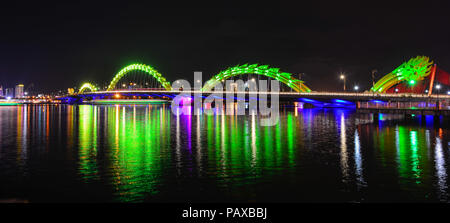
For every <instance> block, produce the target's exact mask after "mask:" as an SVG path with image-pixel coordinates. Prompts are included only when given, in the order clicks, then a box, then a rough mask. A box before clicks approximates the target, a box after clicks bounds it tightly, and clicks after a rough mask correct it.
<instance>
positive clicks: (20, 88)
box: [16, 84, 24, 98]
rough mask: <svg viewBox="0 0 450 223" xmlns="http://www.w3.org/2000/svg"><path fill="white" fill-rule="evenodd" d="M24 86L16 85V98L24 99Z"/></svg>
mask: <svg viewBox="0 0 450 223" xmlns="http://www.w3.org/2000/svg"><path fill="white" fill-rule="evenodd" d="M23 87H24V86H23V84H18V85H16V98H23V96H24V93H23Z"/></svg>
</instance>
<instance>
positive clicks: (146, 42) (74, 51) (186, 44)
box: [0, 1, 450, 91]
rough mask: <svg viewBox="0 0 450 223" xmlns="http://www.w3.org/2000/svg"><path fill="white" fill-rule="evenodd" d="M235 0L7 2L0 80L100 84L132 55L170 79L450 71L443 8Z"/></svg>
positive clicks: (323, 84)
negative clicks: (233, 69)
mask: <svg viewBox="0 0 450 223" xmlns="http://www.w3.org/2000/svg"><path fill="white" fill-rule="evenodd" d="M174 5H175V4H174ZM225 6H227V8H225ZM232 6H233V4H231V3H230V4H227V5H225V4H224V5H222V6H217V7H216V8H204V7H202V8H200V7H194V6H191V7H192V8H182V7H179V8H169V7H167V5H166V6H164V7H163V6H156V5H154V4H153V3H148V5H143V4H131V3H129V4H127V3H125V1H123V2H122V3H120V4H113V3H96V4H92V3H86V4H81V3H80V4H77V5H73V4H72V5H70V4H67V3H65V4H64V5H54V4H41V3H33V4H26V3H23V2H21V1H20V2H18V3H17V5H3V6H2V8H1V12H0V27H1V31H0V85H3V86H4V87H12V86H13V85H15V84H17V83H24V84H25V85H26V87H27V86H29V85H30V84H31V83H34V84H35V87H36V88H38V89H42V90H43V91H52V90H60V89H63V90H66V89H67V88H68V87H77V86H80V85H81V84H82V83H83V82H85V81H92V82H93V83H96V84H98V85H104V84H106V83H108V82H109V81H110V80H111V79H112V77H113V75H114V73H116V72H117V71H118V70H120V69H121V68H122V67H123V66H126V65H128V64H131V63H136V62H139V63H145V64H149V65H151V66H153V67H154V68H155V69H157V70H158V71H159V72H160V73H162V74H163V75H164V76H165V77H166V78H167V79H168V80H169V81H174V80H176V79H179V78H183V79H189V80H190V79H192V77H193V72H194V71H203V74H204V79H205V78H209V77H211V76H213V75H214V74H216V73H217V72H219V71H220V70H222V69H225V68H227V67H228V66H232V65H236V64H244V63H260V64H268V65H272V66H274V67H279V68H281V70H282V71H286V72H291V73H295V74H297V73H305V74H306V76H304V80H305V81H306V84H307V85H308V86H309V87H310V88H311V89H313V90H340V89H341V88H342V84H341V83H340V82H339V79H338V73H340V72H345V73H346V74H347V75H348V79H347V80H348V82H347V84H348V85H347V86H348V87H351V86H353V85H354V84H358V85H359V86H360V87H361V88H363V89H367V88H369V85H370V84H371V76H370V71H371V70H372V69H377V70H378V75H377V76H378V78H379V77H381V76H382V75H384V74H386V73H389V72H390V71H392V70H393V69H394V68H395V67H397V66H398V65H400V64H401V63H402V62H404V61H405V60H407V59H409V58H411V57H414V56H417V55H426V56H429V57H431V58H432V59H433V60H434V61H435V62H436V63H437V64H438V67H440V68H441V69H443V70H446V71H450V44H449V42H450V29H449V22H450V8H449V7H448V6H444V5H433V4H431V3H428V2H422V3H421V4H413V3H412V4H410V5H403V4H398V5H392V4H389V5H376V6H375V5H341V4H339V5H331V4H317V5H280V4H278V5H267V4H261V5H254V6H252V7H250V6H242V7H241V8H236V7H232ZM416 6H417V7H416ZM160 7H163V8H160ZM204 81H206V80H204Z"/></svg>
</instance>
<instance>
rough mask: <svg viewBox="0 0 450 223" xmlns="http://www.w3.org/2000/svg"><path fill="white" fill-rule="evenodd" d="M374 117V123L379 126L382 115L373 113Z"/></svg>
mask: <svg viewBox="0 0 450 223" xmlns="http://www.w3.org/2000/svg"><path fill="white" fill-rule="evenodd" d="M372 115H373V122H374V123H375V124H378V122H379V121H380V114H379V113H372Z"/></svg>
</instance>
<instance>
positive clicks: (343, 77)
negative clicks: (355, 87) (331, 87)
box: [340, 74, 345, 91]
mask: <svg viewBox="0 0 450 223" xmlns="http://www.w3.org/2000/svg"><path fill="white" fill-rule="evenodd" d="M340 78H341V80H344V91H345V75H344V74H341V76H340Z"/></svg>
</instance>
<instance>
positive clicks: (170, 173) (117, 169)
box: [0, 105, 450, 202]
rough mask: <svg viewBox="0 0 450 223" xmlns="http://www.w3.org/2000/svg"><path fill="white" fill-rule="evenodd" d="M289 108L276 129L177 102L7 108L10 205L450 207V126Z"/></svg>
mask: <svg viewBox="0 0 450 223" xmlns="http://www.w3.org/2000/svg"><path fill="white" fill-rule="evenodd" d="M280 113H281V114H280V122H279V123H278V124H277V125H275V126H271V127H265V126H261V125H259V121H260V117H259V116H258V115H256V114H253V115H248V116H237V115H231V116H225V115H210V116H208V115H195V114H196V112H195V111H192V112H191V113H190V115H185V114H183V115H176V114H172V112H171V110H170V107H169V106H168V105H105V106H92V105H80V106H70V105H57V106H55V105H42V106H39V105H29V106H8V107H0V140H1V143H0V180H1V181H2V184H1V185H0V199H8V198H19V199H24V200H29V201H31V202H39V201H93V202H101V201H113V202H140V201H148V202H153V201H154V202H171V201H200V202H210V201H214V202H220V201H245V202H248V201H250V202H251V201H294V202H295V201H297V202H305V201H306V202H307V201H325V202H326V201H347V202H370V201H405V202H408V201H430V202H436V201H443V202H448V201H449V196H448V195H449V189H448V181H449V179H448V171H449V167H448V162H449V145H450V144H449V141H450V137H449V126H446V125H445V123H446V122H442V120H439V119H433V118H431V119H430V117H424V118H423V120H422V118H421V117H416V119H414V120H407V121H405V120H404V119H403V118H402V117H399V116H394V115H387V114H384V115H380V117H377V118H374V117H373V116H372V115H369V114H357V113H356V112H355V111H354V110H346V109H301V108H289V107H288V108H281V109H280ZM443 123H444V124H443Z"/></svg>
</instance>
